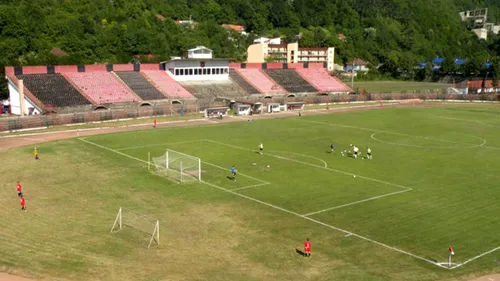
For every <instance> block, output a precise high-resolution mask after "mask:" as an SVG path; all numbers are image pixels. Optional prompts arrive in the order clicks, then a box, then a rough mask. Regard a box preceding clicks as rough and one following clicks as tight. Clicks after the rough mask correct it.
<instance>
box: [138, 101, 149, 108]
mask: <svg viewBox="0 0 500 281" xmlns="http://www.w3.org/2000/svg"><path fill="white" fill-rule="evenodd" d="M146 106H152V105H151V104H150V103H149V102H143V103H141V104H140V105H139V107H146Z"/></svg>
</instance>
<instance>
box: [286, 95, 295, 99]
mask: <svg viewBox="0 0 500 281" xmlns="http://www.w3.org/2000/svg"><path fill="white" fill-rule="evenodd" d="M286 97H287V98H294V97H295V94H289V95H288V96H286Z"/></svg>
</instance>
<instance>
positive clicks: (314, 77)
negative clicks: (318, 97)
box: [295, 68, 352, 92]
mask: <svg viewBox="0 0 500 281" xmlns="http://www.w3.org/2000/svg"><path fill="white" fill-rule="evenodd" d="M295 71H296V72H297V73H299V74H300V75H301V76H302V77H303V78H304V79H305V80H307V82H309V84H311V85H313V86H314V87H315V88H316V89H318V91H320V92H351V91H352V90H351V88H349V87H348V86H347V85H346V84H344V83H342V81H340V80H339V79H337V78H336V77H333V76H331V75H330V74H329V73H328V71H327V70H326V69H325V68H296V69H295Z"/></svg>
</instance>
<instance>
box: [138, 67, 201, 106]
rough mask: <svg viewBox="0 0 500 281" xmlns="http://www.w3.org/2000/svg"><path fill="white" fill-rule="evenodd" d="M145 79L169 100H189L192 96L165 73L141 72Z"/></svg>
mask: <svg viewBox="0 0 500 281" xmlns="http://www.w3.org/2000/svg"><path fill="white" fill-rule="evenodd" d="M142 73H143V74H144V75H145V77H146V79H148V80H149V81H150V82H152V84H154V85H156V87H157V88H158V89H160V91H162V92H163V93H164V94H166V95H167V96H168V97H170V98H182V99H190V98H194V96H193V95H192V94H191V93H190V92H188V90H186V89H184V88H183V87H182V86H181V85H180V84H179V83H177V81H175V80H174V79H173V78H172V77H170V76H169V75H168V74H167V73H166V72H165V71H161V70H160V71H142Z"/></svg>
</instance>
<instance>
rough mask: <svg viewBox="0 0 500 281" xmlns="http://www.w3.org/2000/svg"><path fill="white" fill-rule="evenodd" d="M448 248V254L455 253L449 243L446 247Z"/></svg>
mask: <svg viewBox="0 0 500 281" xmlns="http://www.w3.org/2000/svg"><path fill="white" fill-rule="evenodd" d="M448 250H449V251H450V255H452V256H453V255H454V254H455V252H453V248H452V247H451V245H450V246H449V247H448Z"/></svg>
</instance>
